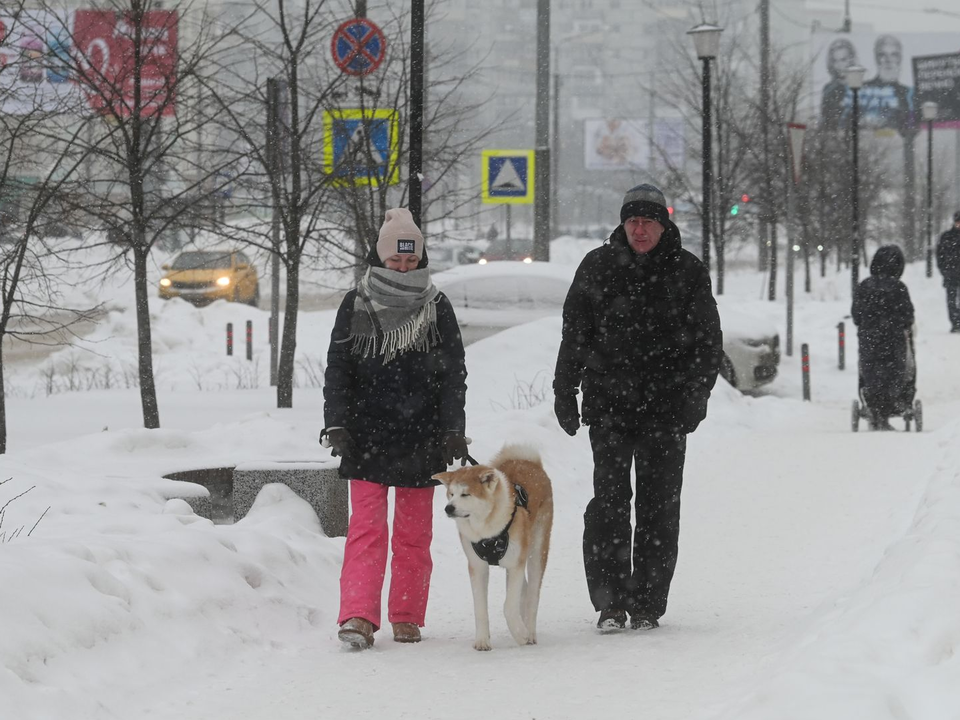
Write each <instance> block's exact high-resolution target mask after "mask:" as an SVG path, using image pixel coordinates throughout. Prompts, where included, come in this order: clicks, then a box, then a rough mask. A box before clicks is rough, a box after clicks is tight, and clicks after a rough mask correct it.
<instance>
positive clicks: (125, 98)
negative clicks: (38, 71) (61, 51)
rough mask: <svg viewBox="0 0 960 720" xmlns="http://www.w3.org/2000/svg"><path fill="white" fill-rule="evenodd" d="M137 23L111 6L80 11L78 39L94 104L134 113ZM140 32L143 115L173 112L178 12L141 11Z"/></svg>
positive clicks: (76, 23)
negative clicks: (134, 23) (106, 8)
mask: <svg viewBox="0 0 960 720" xmlns="http://www.w3.org/2000/svg"><path fill="white" fill-rule="evenodd" d="M136 32H137V28H136V27H135V26H134V25H133V23H132V22H130V21H129V19H128V18H127V17H125V16H123V15H119V14H118V13H115V12H113V11H112V10H77V12H76V20H75V21H74V41H75V43H76V53H77V56H78V64H79V69H80V71H81V72H82V74H83V78H82V82H83V84H84V85H85V86H86V87H85V89H86V90H87V94H88V96H89V101H90V107H91V108H93V109H94V110H97V111H100V112H103V113H110V114H116V115H118V116H121V117H128V116H130V115H132V114H133V113H134V112H135V105H136V94H135V89H136V88H135V84H136V82H135V79H136V75H137V70H138V68H137V67H136V61H135V58H136V54H135V52H134V50H135V46H134V44H135V42H136V39H135V38H136ZM139 33H140V38H141V40H140V47H141V51H140V57H141V60H140V67H139V73H140V78H141V79H140V100H139V103H140V104H139V113H140V115H141V116H142V117H153V116H155V115H162V116H164V117H166V116H169V115H173V114H174V113H175V93H176V70H177V12H176V11H175V10H152V11H150V12H146V13H144V14H143V21H142V23H141V26H140V28H139Z"/></svg>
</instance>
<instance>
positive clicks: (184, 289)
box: [160, 250, 260, 307]
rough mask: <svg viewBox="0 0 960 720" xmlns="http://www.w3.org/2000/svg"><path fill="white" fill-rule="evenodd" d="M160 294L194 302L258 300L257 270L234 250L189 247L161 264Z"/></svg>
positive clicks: (252, 302) (242, 255)
mask: <svg viewBox="0 0 960 720" xmlns="http://www.w3.org/2000/svg"><path fill="white" fill-rule="evenodd" d="M162 270H163V271H164V276H163V277H162V278H161V279H160V298H161V299H163V300H169V299H170V298H175V297H178V298H182V299H183V300H186V301H188V302H191V303H193V304H194V305H206V304H207V303H211V302H213V301H214V300H227V301H228V302H242V303H247V304H248V305H253V306H254V307H256V306H257V305H258V304H259V303H260V284H259V281H258V279H257V270H256V268H255V267H254V266H253V263H251V262H250V260H249V259H248V258H247V256H246V255H244V254H243V253H242V252H238V251H236V250H209V251H200V250H190V251H187V252H183V253H180V255H178V256H177V258H176V259H175V260H174V261H173V264H172V265H164V266H163V267H162Z"/></svg>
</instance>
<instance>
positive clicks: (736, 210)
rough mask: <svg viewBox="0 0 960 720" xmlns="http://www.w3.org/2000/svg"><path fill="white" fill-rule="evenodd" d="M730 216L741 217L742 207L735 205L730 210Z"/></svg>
mask: <svg viewBox="0 0 960 720" xmlns="http://www.w3.org/2000/svg"><path fill="white" fill-rule="evenodd" d="M730 214H731V215H739V214H740V206H739V205H734V206H733V207H732V208H730Z"/></svg>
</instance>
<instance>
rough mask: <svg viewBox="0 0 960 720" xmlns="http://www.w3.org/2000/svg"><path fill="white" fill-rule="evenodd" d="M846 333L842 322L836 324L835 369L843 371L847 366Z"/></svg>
mask: <svg viewBox="0 0 960 720" xmlns="http://www.w3.org/2000/svg"><path fill="white" fill-rule="evenodd" d="M846 353H847V331H846V327H845V326H844V324H843V322H838V323H837V369H838V370H844V369H846V366H847V357H846Z"/></svg>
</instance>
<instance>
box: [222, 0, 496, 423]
mask: <svg viewBox="0 0 960 720" xmlns="http://www.w3.org/2000/svg"><path fill="white" fill-rule="evenodd" d="M336 7H337V6H336V5H334V4H333V3H330V2H327V1H326V0H306V2H300V3H291V2H288V1H287V0H257V1H256V2H255V3H254V5H253V11H252V12H251V13H250V15H249V17H248V18H246V19H245V20H244V22H243V23H242V24H241V25H240V26H238V27H237V29H236V30H235V35H236V37H237V38H238V40H239V43H238V44H239V45H240V46H242V47H243V48H245V53H244V55H243V57H237V58H236V61H235V62H231V63H229V64H228V67H227V69H226V74H227V78H226V80H225V81H224V82H221V83H219V84H218V85H217V86H214V85H213V84H212V83H211V84H210V85H208V86H207V88H206V90H207V92H208V93H209V94H210V96H211V97H213V98H215V99H216V100H217V102H218V105H219V108H220V122H221V124H222V130H223V133H224V134H225V135H226V136H234V137H237V138H240V139H241V140H242V141H243V143H244V145H245V146H246V149H247V155H246V158H245V159H246V164H245V168H246V169H245V171H244V173H243V175H242V176H241V177H239V178H238V185H239V186H241V187H242V188H243V194H244V198H245V199H246V201H247V202H248V203H249V205H250V206H253V205H256V204H258V203H259V204H260V205H261V206H262V205H264V204H266V203H265V202H264V200H265V199H266V198H271V199H272V202H273V205H274V207H275V213H276V214H277V216H278V217H279V225H280V228H281V229H282V232H280V233H277V234H275V233H274V232H273V229H272V227H271V224H270V223H268V222H265V221H262V222H254V223H252V224H250V225H248V226H247V227H246V228H245V233H244V236H243V239H244V241H245V242H247V243H250V244H253V245H255V246H257V247H259V248H261V249H263V250H264V251H267V252H270V253H273V254H275V255H276V256H277V257H279V260H280V262H281V264H282V265H283V269H284V270H285V276H286V282H285V306H284V315H283V329H282V333H281V345H280V356H279V363H278V371H277V406H278V407H281V408H284V407H292V404H293V387H294V371H295V354H296V331H297V312H298V309H299V299H300V271H301V267H302V263H303V262H304V261H305V260H308V261H309V260H314V261H316V260H318V259H321V261H322V262H324V264H326V265H327V266H332V267H334V268H336V269H339V270H341V271H349V270H350V269H355V268H359V267H360V265H361V263H362V261H363V259H364V257H365V256H366V254H367V252H368V251H369V249H370V248H371V247H372V246H373V245H374V244H375V243H376V238H377V231H378V228H379V227H380V224H381V222H382V220H383V216H384V213H385V211H386V209H387V208H389V207H391V206H396V205H402V204H403V203H404V202H405V198H406V187H407V186H406V184H405V183H404V182H403V179H404V178H405V173H404V168H405V167H406V164H407V163H406V155H407V138H408V135H409V128H408V124H407V123H408V117H409V112H408V110H409V107H410V101H409V91H408V84H409V83H408V68H409V59H410V58H409V55H410V53H409V46H408V44H407V41H406V33H407V26H408V18H407V16H406V15H405V14H403V13H399V14H393V15H387V16H385V17H384V18H379V19H378V24H379V25H380V26H381V27H382V28H383V31H384V34H385V38H386V43H387V47H388V48H389V50H388V52H387V55H386V59H385V60H384V61H383V63H382V65H381V66H380V68H378V69H377V70H376V72H373V73H371V74H370V75H367V76H364V77H349V76H347V75H344V74H343V73H341V71H340V70H339V68H337V67H336V66H335V65H334V64H333V62H332V60H331V59H330V57H329V47H330V38H331V37H332V35H333V33H334V31H335V30H336V28H337V26H338V25H339V24H340V23H341V22H342V21H343V20H344V19H345V18H344V17H343V16H339V15H337V14H336V13H335V12H332V11H333V10H334V9H336ZM381 9H382V10H383V11H384V12H388V11H389V9H388V8H385V7H384V8H381ZM440 52H441V51H440V50H439V49H437V50H436V53H437V54H436V55H434V57H433V60H432V61H431V62H432V63H433V64H435V65H437V67H441V66H442V60H443V56H442V54H440ZM471 72H472V71H471ZM470 77H471V73H470V72H468V73H465V74H462V75H460V76H456V77H449V76H445V75H443V74H442V73H440V72H439V71H437V72H435V73H433V75H432V76H431V77H430V79H429V80H428V83H427V91H428V104H427V109H426V117H425V123H424V126H425V127H424V139H425V142H424V147H425V153H424V154H425V157H424V167H425V168H426V172H427V173H428V174H429V175H428V177H427V180H428V181H429V182H430V183H431V184H432V185H436V186H438V187H442V186H443V181H444V179H445V178H447V177H448V175H449V174H451V173H455V172H456V169H457V168H458V167H459V166H460V165H462V164H463V163H464V162H465V161H466V160H467V158H469V157H471V156H472V155H474V154H475V153H476V152H477V151H478V150H479V148H480V145H481V143H482V140H483V138H484V137H485V135H486V134H487V133H485V132H483V131H479V132H464V131H463V127H462V121H463V119H464V118H465V117H467V116H468V115H469V114H470V113H471V111H472V110H473V108H474V106H471V105H468V104H465V103H464V102H463V101H462V97H461V93H460V91H461V89H462V87H463V85H464V84H465V83H466V82H467V81H468V80H469V78H470ZM221 80H222V78H221ZM268 80H273V81H275V82H274V84H273V85H272V86H273V87H276V86H277V85H279V87H280V88H281V92H282V97H281V100H280V105H281V112H280V115H281V117H282V122H281V125H282V131H281V132H280V138H278V139H277V142H276V143H274V144H271V143H270V142H268V139H269V131H268V124H267V122H266V120H267V112H266V108H267V106H268V104H269V103H268V97H267V88H268V82H267V81H268ZM345 130H346V131H348V133H349V137H342V136H339V135H338V134H339V133H342V132H344V131H345ZM272 146H274V147H277V148H279V149H278V152H277V153H272V152H271V147H272ZM320 148H325V151H324V153H321V152H319V149H320ZM277 155H279V161H277V157H276V156H277ZM426 201H427V203H426V204H427V208H426V209H427V212H428V213H429V212H430V211H431V206H433V207H434V208H435V202H436V201H435V200H434V198H433V197H431V196H430V195H429V193H428V194H427V197H426ZM465 202H466V195H465V194H464V196H463V197H459V198H458V197H453V198H452V199H450V198H448V204H447V206H448V209H449V210H455V209H456V208H457V207H458V205H459V204H460V203H465ZM240 204H241V201H240V200H238V201H237V205H238V207H239V205H240Z"/></svg>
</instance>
